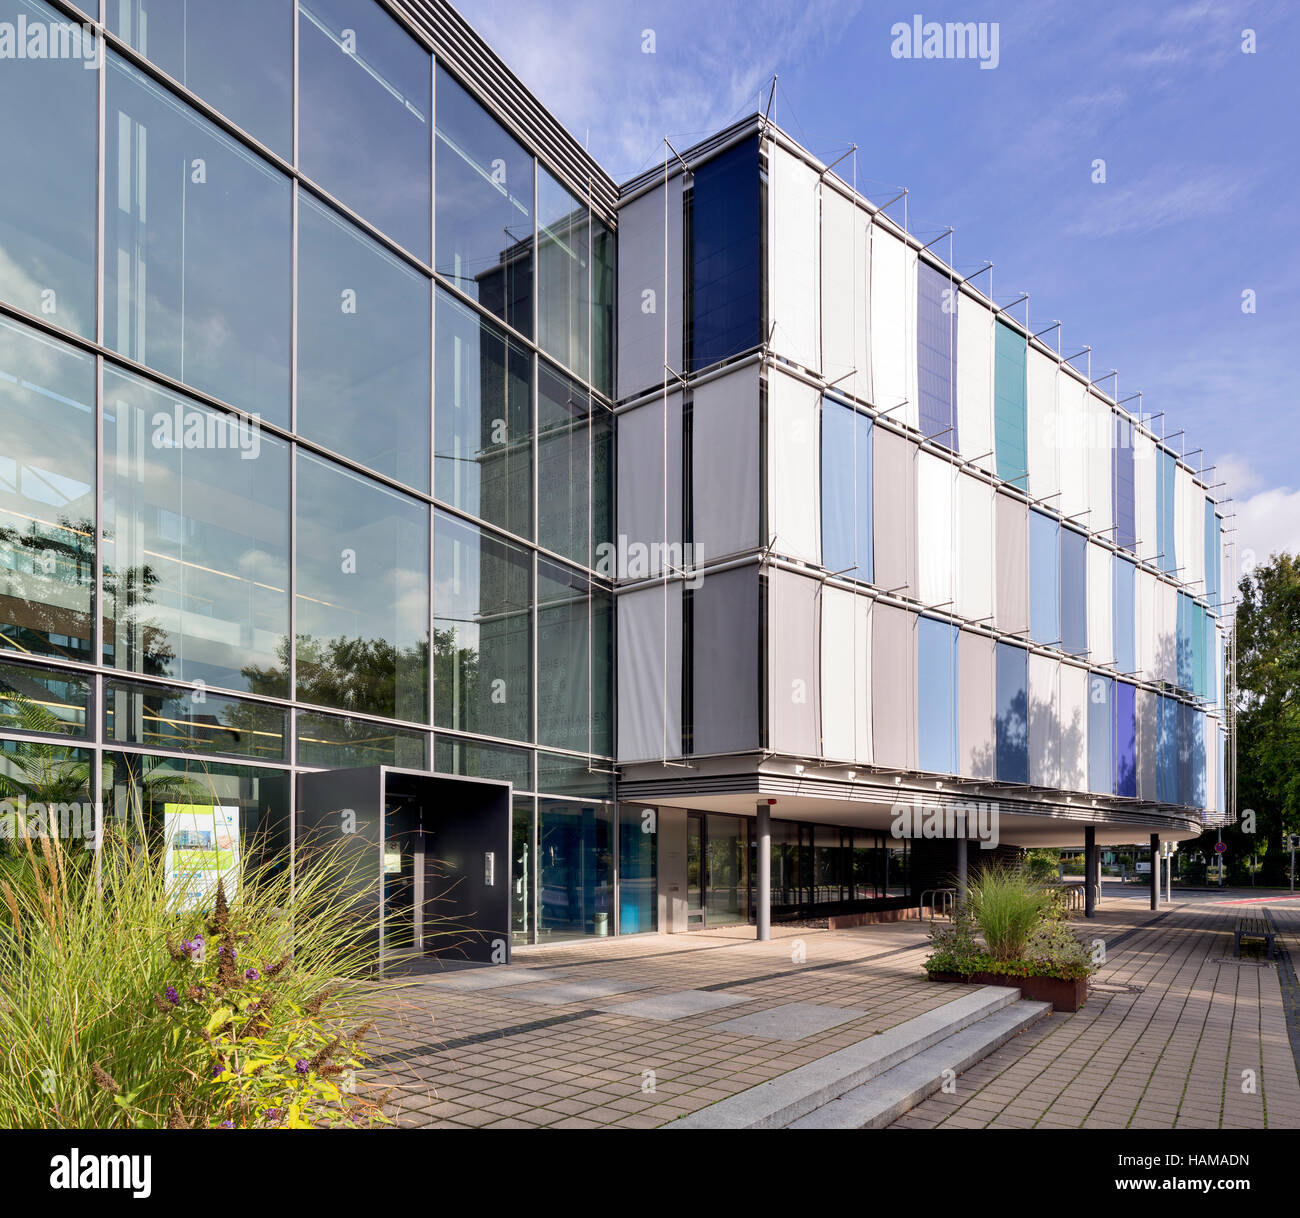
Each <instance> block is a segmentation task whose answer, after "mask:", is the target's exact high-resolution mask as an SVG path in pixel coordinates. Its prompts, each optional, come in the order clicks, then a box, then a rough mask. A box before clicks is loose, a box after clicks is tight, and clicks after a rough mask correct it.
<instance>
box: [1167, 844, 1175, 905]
mask: <svg viewBox="0 0 1300 1218" xmlns="http://www.w3.org/2000/svg"><path fill="white" fill-rule="evenodd" d="M1173 903H1174V852H1173V851H1172V850H1171V849H1170V848H1169V847H1168V846H1166V847H1165V904H1166V905H1172V904H1173Z"/></svg>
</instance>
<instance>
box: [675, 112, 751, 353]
mask: <svg viewBox="0 0 1300 1218" xmlns="http://www.w3.org/2000/svg"><path fill="white" fill-rule="evenodd" d="M759 188H760V180H759V157H758V137H757V136H755V137H754V138H753V139H750V140H746V141H745V142H744V143H741V144H737V145H736V146H735V147H734V148H731V149H729V150H728V151H726V152H724V153H722V154H721V155H720V156H716V157H714V158H713V159H712V160H711V161H706V162H705V163H704V164H703V165H701V166H700V167H699V168H698V169H697V170H696V171H695V187H694V193H693V199H694V202H693V203H692V207H691V250H690V269H691V298H690V299H691V325H690V338H691V341H690V351H689V353H688V359H689V363H690V367H691V369H692V370H695V371H698V370H699V369H701V368H707V367H709V366H710V365H712V364H716V363H717V362H718V361H719V360H724V359H728V358H729V357H731V356H733V355H739V354H740V352H742V351H748V350H749V349H750V348H751V347H757V346H758V345H759V344H760V343H761V342H762V341H763V274H764V268H763V251H764V249H765V245H766V243H765V242H764V240H763V204H762V196H761V193H760V189H759Z"/></svg>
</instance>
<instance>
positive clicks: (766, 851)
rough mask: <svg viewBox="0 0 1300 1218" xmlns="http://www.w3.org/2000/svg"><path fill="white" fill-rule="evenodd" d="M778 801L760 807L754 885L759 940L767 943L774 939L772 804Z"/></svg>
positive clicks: (769, 801)
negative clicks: (755, 880)
mask: <svg viewBox="0 0 1300 1218" xmlns="http://www.w3.org/2000/svg"><path fill="white" fill-rule="evenodd" d="M775 802H776V800H774V799H765V800H763V801H762V802H761V803H760V804H759V805H758V823H757V825H756V826H755V827H756V830H757V832H758V863H757V866H758V875H757V877H756V879H757V881H758V882H757V883H756V884H755V885H754V888H755V891H756V893H757V897H758V909H757V910H756V911H755V912H756V915H757V916H756V921H757V923H758V940H759V942H760V943H766V942H767V941H768V940H769V939H771V937H772V804H774V803H775Z"/></svg>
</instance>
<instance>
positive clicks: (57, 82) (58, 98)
mask: <svg viewBox="0 0 1300 1218" xmlns="http://www.w3.org/2000/svg"><path fill="white" fill-rule="evenodd" d="M64 20H66V18H65V17H64V16H63V15H62V14H61V13H57V12H55V10H54V9H52V8H50V7H48V6H47V5H44V4H40V3H37V2H36V0H0V22H3V23H5V24H7V25H8V26H9V28H10V29H13V30H16V28H17V26H18V23H19V22H20V21H22V22H26V23H27V24H28V25H30V26H36V25H38V24H39V25H40V26H42V27H45V28H48V26H49V23H50V22H52V21H64ZM78 38H79V39H80V29H79V28H78ZM81 46H82V52H83V54H82V56H81V57H80V58H78V57H76V56H68V57H62V58H50V57H48V56H47V57H44V58H40V59H31V58H23V59H19V58H18V57H17V55H16V54H14V53H12V51H11V53H10V54H8V55H6V56H5V58H4V60H3V61H2V62H3V70H0V114H3V115H5V121H4V122H0V165H3V166H4V172H3V173H0V299H4V300H6V301H8V302H9V303H10V304H12V305H15V306H16V307H18V308H19V309H22V310H23V311H24V312H26V313H31V314H33V315H34V316H37V317H42V318H44V319H45V320H46V321H48V322H51V323H52V324H54V325H57V326H62V327H63V328H64V329H65V330H70V331H72V332H73V333H74V334H80V335H81V336H82V337H83V338H94V336H95V233H96V230H97V227H98V226H97V225H96V222H95V210H96V204H95V196H96V172H95V167H96V163H97V160H98V137H97V136H96V132H95V127H96V114H97V99H98V97H99V76H98V74H97V73H96V72H92V71H88V70H87V66H86V65H87V62H88V61H89V62H90V63H92V64H93V63H94V58H95V56H96V55H98V54H99V53H100V51H101V49H102V48H101V46H100V42H99V40H98V39H92V40H90V42H89V43H88V44H86V43H82V44H81ZM19 116H21V120H20V118H19Z"/></svg>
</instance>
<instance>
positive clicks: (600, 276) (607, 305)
mask: <svg viewBox="0 0 1300 1218" xmlns="http://www.w3.org/2000/svg"><path fill="white" fill-rule="evenodd" d="M617 278H618V240H617V238H616V237H615V236H614V230H613V229H611V228H609V227H608V226H606V225H604V224H602V223H601V222H600V221H599V220H597V219H596V217H595V215H593V216H592V217H591V383H592V384H593V385H595V386H596V388H597V389H599V390H600V392H601V393H603V394H604V395H605V396H606V397H613V396H614V341H615V338H616V324H615V317H614V311H615V303H616V300H617V292H618V285H617Z"/></svg>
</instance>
